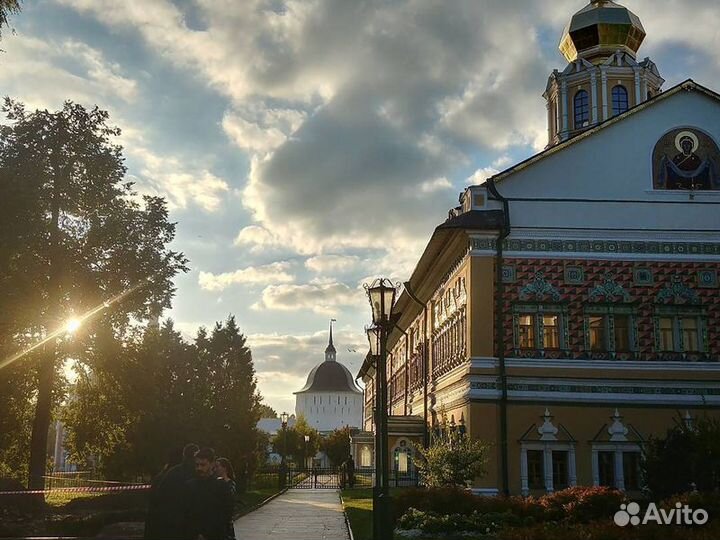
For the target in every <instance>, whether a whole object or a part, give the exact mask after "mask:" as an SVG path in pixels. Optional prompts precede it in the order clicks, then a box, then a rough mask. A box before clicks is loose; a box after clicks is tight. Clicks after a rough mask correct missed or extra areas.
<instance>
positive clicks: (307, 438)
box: [303, 435, 310, 468]
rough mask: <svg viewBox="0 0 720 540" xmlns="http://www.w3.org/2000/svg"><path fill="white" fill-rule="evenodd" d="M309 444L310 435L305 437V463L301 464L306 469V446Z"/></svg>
mask: <svg viewBox="0 0 720 540" xmlns="http://www.w3.org/2000/svg"><path fill="white" fill-rule="evenodd" d="M309 442H310V435H305V463H303V467H305V468H307V446H308V443H309Z"/></svg>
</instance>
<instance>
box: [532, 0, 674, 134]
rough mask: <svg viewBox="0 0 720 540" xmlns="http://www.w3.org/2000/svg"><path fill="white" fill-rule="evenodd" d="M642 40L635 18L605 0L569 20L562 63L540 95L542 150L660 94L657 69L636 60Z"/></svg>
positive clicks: (562, 45)
mask: <svg viewBox="0 0 720 540" xmlns="http://www.w3.org/2000/svg"><path fill="white" fill-rule="evenodd" d="M644 39H645V29H644V28H643V25H642V23H641V22H640V18H639V17H638V16H637V15H635V14H634V13H633V12H632V11H630V10H629V9H628V8H626V7H624V6H621V5H620V4H616V3H615V2H612V1H610V0H592V1H591V2H590V3H589V4H588V5H586V6H585V7H584V8H582V9H581V10H580V11H578V12H577V13H575V14H574V15H573V16H572V18H571V19H570V22H569V23H568V24H567V26H566V27H565V30H564V31H563V33H562V37H561V38H560V44H559V49H560V52H561V53H562V54H563V56H564V57H565V59H566V60H567V61H568V65H567V66H566V67H565V69H564V70H563V71H558V70H555V71H553V72H552V74H551V75H550V77H549V79H548V84H547V87H546V89H545V93H544V94H543V97H544V98H545V99H546V100H547V111H548V147H551V146H554V145H556V144H558V143H560V142H562V141H565V140H567V139H569V138H571V137H574V136H575V135H578V134H579V133H582V132H583V131H586V130H587V129H590V128H592V127H593V126H595V125H597V124H599V123H601V122H604V121H605V120H608V119H610V118H612V117H613V116H616V115H619V114H622V113H624V112H625V111H627V110H628V109H630V108H631V107H634V106H635V105H639V104H640V103H642V102H644V101H647V100H648V99H651V98H652V97H653V96H655V95H657V94H658V93H660V92H661V87H662V84H663V83H664V82H665V81H664V80H663V78H662V77H661V76H660V73H659V72H658V69H657V66H656V65H655V64H654V63H653V62H652V61H651V60H650V59H649V58H645V59H644V60H642V61H640V62H638V61H637V58H636V56H637V52H638V49H639V48H640V45H641V44H642V42H643V40H644Z"/></svg>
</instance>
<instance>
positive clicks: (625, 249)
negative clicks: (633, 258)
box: [471, 238, 720, 255]
mask: <svg viewBox="0 0 720 540" xmlns="http://www.w3.org/2000/svg"><path fill="white" fill-rule="evenodd" d="M495 244H496V241H495V240H494V239H491V238H473V239H472V242H471V247H472V249H477V250H495ZM503 249H504V250H505V251H520V252H522V251H533V252H555V253H568V254H572V253H637V254H667V255H720V243H712V242H653V241H649V240H648V241H645V240H643V241H631V240H550V239H537V238H529V239H525V240H523V239H511V240H505V241H504V243H503Z"/></svg>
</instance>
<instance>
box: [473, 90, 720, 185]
mask: <svg viewBox="0 0 720 540" xmlns="http://www.w3.org/2000/svg"><path fill="white" fill-rule="evenodd" d="M680 92H700V93H702V94H705V95H706V96H707V97H709V98H711V99H714V100H716V101H720V94H718V93H716V92H714V91H712V90H710V89H709V88H707V87H705V86H703V85H701V84H698V83H696V82H695V81H693V80H692V79H687V80H686V81H683V82H681V83H680V84H677V85H675V86H673V87H672V88H670V89H668V90H665V91H664V92H661V93H660V94H657V95H655V96H653V97H652V98H650V99H649V100H647V101H644V102H642V103H640V104H638V105H635V106H634V107H632V108H631V109H628V110H627V111H625V112H624V113H622V114H619V115H617V116H613V117H612V118H608V119H607V120H604V121H603V122H600V123H599V124H598V125H596V126H595V127H593V128H590V129H588V130H586V131H583V132H581V133H579V134H578V135H576V136H574V137H572V138H571V139H568V140H567V141H563V142H561V143H560V144H556V145H555V146H551V147H550V148H546V149H545V150H543V151H542V152H539V153H537V154H535V155H533V156H530V157H529V158H527V159H526V160H524V161H521V162H520V163H516V164H515V165H513V166H512V167H509V168H507V169H505V170H504V171H501V172H499V173H498V174H496V175H494V176H491V177H490V178H489V179H488V180H493V181H494V182H500V181H502V180H504V179H505V178H507V177H508V176H510V175H511V174H513V173H514V172H517V171H519V170H522V169H524V168H526V167H529V166H531V165H533V164H535V163H537V162H538V161H540V160H542V159H545V158H546V157H548V156H551V155H552V154H554V153H555V152H560V151H562V150H565V148H567V147H569V146H572V145H573V144H577V143H578V142H580V141H582V140H584V139H586V138H588V137H592V136H593V135H595V134H596V133H598V132H599V131H602V130H603V129H606V128H608V127H610V126H612V125H614V124H616V123H617V122H622V121H623V120H625V118H628V117H629V116H632V115H634V114H637V113H639V112H641V111H643V110H645V109H647V108H648V107H653V106H654V105H657V104H658V103H660V102H661V101H664V100H666V99H669V98H671V97H672V96H674V95H676V94H679V93H680ZM486 182H487V180H486Z"/></svg>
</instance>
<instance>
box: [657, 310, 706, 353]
mask: <svg viewBox="0 0 720 540" xmlns="http://www.w3.org/2000/svg"><path fill="white" fill-rule="evenodd" d="M655 349H656V350H657V351H658V352H689V353H704V352H707V316H706V315H705V312H704V311H703V310H702V308H699V307H692V306H677V307H676V306H658V308H657V310H656V313H655Z"/></svg>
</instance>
